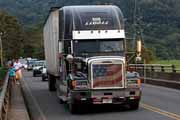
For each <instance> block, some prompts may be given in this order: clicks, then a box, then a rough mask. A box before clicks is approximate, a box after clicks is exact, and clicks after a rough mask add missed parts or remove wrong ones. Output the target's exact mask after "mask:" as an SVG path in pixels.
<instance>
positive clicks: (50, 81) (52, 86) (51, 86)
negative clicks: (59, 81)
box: [48, 74, 56, 91]
mask: <svg viewBox="0 0 180 120" xmlns="http://www.w3.org/2000/svg"><path fill="white" fill-rule="evenodd" d="M48 86H49V91H56V78H55V77H54V76H52V75H50V74H48Z"/></svg>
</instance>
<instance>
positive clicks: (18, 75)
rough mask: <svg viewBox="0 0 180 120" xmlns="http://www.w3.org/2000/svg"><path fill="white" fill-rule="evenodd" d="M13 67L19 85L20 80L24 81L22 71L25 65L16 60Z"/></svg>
mask: <svg viewBox="0 0 180 120" xmlns="http://www.w3.org/2000/svg"><path fill="white" fill-rule="evenodd" d="M13 66H14V68H15V69H16V80H17V81H18V84H19V80H21V79H22V71H21V69H22V67H23V65H22V64H21V63H20V62H19V59H16V60H15V62H14V65H13Z"/></svg>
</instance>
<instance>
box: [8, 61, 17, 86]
mask: <svg viewBox="0 0 180 120" xmlns="http://www.w3.org/2000/svg"><path fill="white" fill-rule="evenodd" d="M9 80H10V82H11V84H16V69H15V68H14V67H13V63H11V64H10V67H9Z"/></svg>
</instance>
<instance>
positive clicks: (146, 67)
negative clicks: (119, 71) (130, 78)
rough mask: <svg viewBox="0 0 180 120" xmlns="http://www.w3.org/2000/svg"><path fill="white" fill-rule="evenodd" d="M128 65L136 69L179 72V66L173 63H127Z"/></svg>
mask: <svg viewBox="0 0 180 120" xmlns="http://www.w3.org/2000/svg"><path fill="white" fill-rule="evenodd" d="M129 67H133V68H135V69H137V70H147V71H151V72H172V73H176V72H178V73H180V68H178V67H176V66H175V65H162V64H129Z"/></svg>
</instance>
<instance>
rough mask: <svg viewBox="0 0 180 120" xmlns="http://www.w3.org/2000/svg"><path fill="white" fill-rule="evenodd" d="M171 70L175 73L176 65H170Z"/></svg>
mask: <svg viewBox="0 0 180 120" xmlns="http://www.w3.org/2000/svg"><path fill="white" fill-rule="evenodd" d="M172 72H174V73H176V66H175V65H172Z"/></svg>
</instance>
